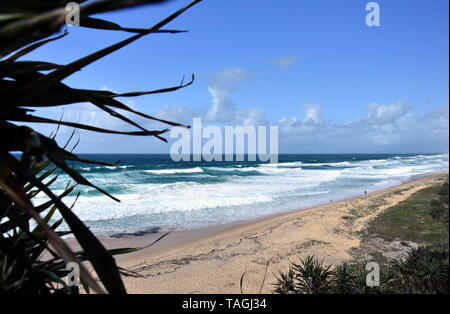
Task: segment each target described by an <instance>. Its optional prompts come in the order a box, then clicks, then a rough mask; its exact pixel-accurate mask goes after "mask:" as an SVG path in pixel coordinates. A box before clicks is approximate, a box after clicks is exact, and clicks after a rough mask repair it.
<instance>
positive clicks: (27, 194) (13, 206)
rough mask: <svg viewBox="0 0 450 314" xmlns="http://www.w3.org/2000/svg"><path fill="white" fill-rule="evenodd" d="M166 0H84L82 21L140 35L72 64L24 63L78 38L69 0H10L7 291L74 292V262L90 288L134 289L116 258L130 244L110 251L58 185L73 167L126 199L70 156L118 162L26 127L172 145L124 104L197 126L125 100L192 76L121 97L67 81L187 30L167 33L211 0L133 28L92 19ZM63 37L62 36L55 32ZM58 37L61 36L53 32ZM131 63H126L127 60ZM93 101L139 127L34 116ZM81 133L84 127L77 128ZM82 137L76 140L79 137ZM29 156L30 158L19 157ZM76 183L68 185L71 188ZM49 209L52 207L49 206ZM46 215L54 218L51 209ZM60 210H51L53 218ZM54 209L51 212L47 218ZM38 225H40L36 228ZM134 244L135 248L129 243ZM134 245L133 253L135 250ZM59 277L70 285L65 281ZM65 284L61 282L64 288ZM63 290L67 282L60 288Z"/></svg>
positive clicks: (0, 150)
mask: <svg viewBox="0 0 450 314" xmlns="http://www.w3.org/2000/svg"><path fill="white" fill-rule="evenodd" d="M165 1H166V0H94V1H86V0H80V1H77V2H78V3H79V4H80V5H79V22H80V25H79V26H80V27H86V28H92V29H99V30H109V31H121V32H127V33H131V34H132V35H131V36H130V37H128V38H126V39H124V40H122V41H120V42H118V43H115V44H113V45H111V46H108V47H106V48H104V49H101V50H99V51H96V52H93V53H91V54H90V55H88V56H85V57H83V58H80V59H78V60H75V61H73V62H70V63H68V64H66V65H61V64H56V63H53V62H51V61H35V60H22V58H24V57H26V55H27V54H28V53H30V52H32V51H34V50H35V49H37V48H39V47H41V46H43V45H46V44H47V43H49V42H52V41H55V40H59V39H61V38H62V37H65V36H67V35H68V32H67V31H64V32H61V31H62V29H63V28H64V27H65V25H66V17H67V16H68V11H67V10H66V2H67V1H65V0H45V1H18V0H2V1H1V2H0V12H1V13H2V14H1V19H0V226H1V228H2V229H1V232H0V291H1V292H4V293H11V292H17V293H27V292H30V293H66V292H74V293H76V292H77V289H69V288H67V287H64V283H63V282H62V280H61V278H62V277H64V276H65V275H66V274H67V273H66V272H65V270H63V268H64V267H65V265H66V263H68V262H75V263H78V265H79V266H80V279H81V283H82V284H83V286H84V287H85V290H86V291H89V290H90V289H92V290H93V291H95V292H97V293H104V292H109V293H126V290H125V287H124V285H123V282H122V279H121V276H120V272H119V268H118V267H117V265H116V263H115V260H114V258H113V257H112V254H116V253H123V252H126V251H127V249H125V250H111V251H108V250H106V249H105V247H104V246H103V245H102V243H101V242H100V241H99V240H98V239H97V238H96V237H95V236H94V235H93V234H92V232H91V231H90V230H89V228H87V227H86V226H85V225H84V223H83V222H82V221H81V220H80V219H79V218H78V217H77V216H76V215H75V214H74V213H73V212H72V210H71V207H70V206H68V205H67V204H65V203H64V202H63V200H62V198H63V196H62V195H55V193H54V192H52V190H51V182H53V181H52V180H55V178H56V176H55V177H53V178H52V179H50V181H47V182H44V180H45V179H46V178H49V176H50V174H48V172H49V168H48V167H50V169H54V170H52V171H50V172H51V173H53V171H56V170H57V171H60V172H64V173H66V174H67V175H68V176H69V177H70V178H71V179H72V180H73V181H72V182H73V183H74V184H79V185H85V186H90V187H93V188H95V189H97V190H98V191H100V192H101V193H103V194H105V195H107V196H109V197H110V198H112V199H113V200H116V201H119V200H118V199H117V198H115V197H114V196H112V195H110V194H108V193H107V192H106V191H104V190H103V189H101V187H97V186H95V185H93V184H92V183H91V182H90V181H89V180H87V179H86V178H85V177H83V176H82V175H81V174H80V173H78V172H77V171H75V170H74V169H73V168H72V167H70V166H69V164H68V163H67V161H72V162H74V161H77V162H85V163H94V164H101V165H114V164H116V163H107V162H101V161H93V160H86V159H83V158H80V157H78V156H77V155H75V154H73V153H72V151H71V150H69V149H67V147H66V146H60V145H59V144H58V143H57V142H56V141H55V138H54V137H52V136H50V135H49V136H47V135H43V134H40V133H39V132H37V131H35V130H34V129H32V128H31V127H28V126H22V125H21V123H44V124H48V125H54V126H55V127H59V126H67V127H72V128H74V129H82V130H87V131H92V132H97V133H102V134H123V135H131V136H153V137H155V138H157V139H159V140H163V141H166V140H165V139H164V138H163V137H162V136H163V134H164V133H165V132H167V131H168V129H167V128H164V129H161V130H147V129H146V128H144V127H143V126H141V125H139V124H138V123H137V122H135V121H134V120H133V119H131V118H128V117H126V116H124V115H122V114H121V113H119V112H118V111H117V110H121V111H122V112H127V113H128V114H134V115H136V116H139V117H142V118H145V119H149V120H154V121H158V122H160V123H162V124H165V125H169V126H179V127H185V128H188V126H184V125H181V124H178V123H175V122H171V121H166V120H162V119H158V118H156V117H153V116H151V115H148V114H146V113H143V112H139V111H136V110H134V109H132V108H130V107H129V106H127V105H125V104H124V103H122V102H120V101H119V100H118V98H119V97H134V96H140V95H146V94H155V93H166V92H172V91H176V90H179V89H181V88H184V87H186V86H189V85H190V84H192V83H193V80H194V77H193V76H192V79H191V80H189V81H188V82H184V80H182V82H181V84H179V85H176V86H173V87H169V88H162V89H157V90H149V91H138V92H129V93H113V92H110V91H103V90H88V89H76V88H73V87H70V86H69V85H66V84H65V83H63V82H62V81H63V80H65V79H66V78H68V77H70V76H71V75H72V74H73V73H75V72H77V71H79V70H81V69H83V68H84V67H86V66H87V65H89V64H92V63H94V62H96V61H97V60H99V59H101V58H103V57H105V56H107V55H109V54H111V53H112V52H114V51H117V50H118V49H120V48H123V47H125V46H126V45H128V44H130V43H132V42H134V41H136V40H137V39H140V38H141V37H144V36H146V35H148V34H155V33H180V32H183V31H180V30H173V29H164V27H165V25H167V24H168V23H169V22H171V21H172V20H174V19H175V18H177V17H178V16H179V15H180V14H182V13H183V12H185V11H186V10H187V9H189V8H190V7H192V6H193V5H195V4H197V3H198V2H200V1H201V0H195V1H193V2H191V3H190V4H188V5H187V6H185V7H184V8H182V9H180V10H178V11H176V12H174V13H173V14H172V15H170V16H168V17H167V18H165V19H163V20H161V21H160V22H158V23H156V24H155V25H154V26H152V27H150V28H147V29H139V28H127V27H122V26H120V25H119V24H116V23H113V22H111V21H106V20H102V19H99V18H97V17H95V18H94V17H92V15H94V14H99V13H105V12H110V11H114V10H119V9H123V8H128V7H134V6H138V5H142V4H156V3H161V2H165ZM55 34H57V35H56V36H55ZM52 36H53V37H52ZM124 61H126V60H124ZM86 102H87V103H89V104H91V105H92V106H95V107H97V108H99V109H101V110H103V111H104V112H105V113H107V114H109V115H111V116H112V117H113V118H115V119H120V120H122V121H124V122H126V123H127V124H129V125H131V126H133V127H134V128H135V129H136V130H134V131H130V132H125V131H120V130H111V129H105V128H100V127H94V126H92V125H86V124H83V123H82V122H81V123H75V122H71V121H65V120H63V119H62V118H61V120H53V119H49V118H46V117H41V116H39V115H37V114H35V113H34V111H35V110H36V109H39V108H42V107H61V106H64V105H68V104H77V103H86ZM73 134H74V133H73ZM73 134H72V136H73ZM13 152H19V153H20V155H18V156H17V155H13ZM71 189H72V186H70V187H67V190H66V191H69V190H71ZM38 192H41V193H43V194H45V195H46V196H47V197H48V198H49V201H48V202H47V203H45V206H44V205H38V206H36V205H34V204H33V202H32V198H33V196H34V195H36V194H37V193H38ZM44 207H46V208H44ZM55 212H58V213H59V214H60V216H61V217H62V220H64V222H65V224H66V225H67V226H68V230H67V231H66V232H60V231H57V227H58V226H59V224H60V223H61V222H62V220H60V221H58V222H53V223H51V221H50V218H51V217H52V215H53V213H55ZM45 213H46V214H45ZM50 213H51V214H50ZM42 214H45V216H44V217H41V215H42ZM31 221H33V222H34V224H35V225H37V227H36V228H35V229H31V227H30V226H31ZM67 233H70V234H72V235H73V237H74V238H76V240H77V242H78V243H79V244H80V246H81V248H82V252H73V251H72V250H71V249H70V248H69V247H68V245H67V244H66V243H65V241H63V240H62V238H61V237H62V236H63V235H66V234H67ZM129 250H133V249H129ZM129 250H128V251H129ZM44 251H45V252H47V253H49V254H50V256H51V257H50V260H47V261H42V260H41V259H40V256H41V254H42V253H43V252H44ZM83 260H87V261H89V262H90V264H91V265H92V267H93V270H94V271H95V276H96V277H98V279H99V281H97V280H95V279H94V278H93V276H92V275H91V274H90V273H89V272H88V271H87V269H86V268H85V267H84V266H83V264H81V263H80V262H81V261H83ZM56 283H59V284H60V285H59V286H57V285H56ZM61 286H62V287H63V288H60V287H61ZM58 287H59V288H58Z"/></svg>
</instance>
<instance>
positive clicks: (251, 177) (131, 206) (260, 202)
mask: <svg viewBox="0 0 450 314" xmlns="http://www.w3.org/2000/svg"><path fill="white" fill-rule="evenodd" d="M80 156H81V157H83V158H87V159H94V160H102V161H118V160H120V163H119V164H117V165H116V166H98V165H90V164H80V163H73V164H72V165H73V166H74V167H75V168H76V170H78V171H79V172H80V173H82V174H83V175H84V176H85V177H86V178H87V179H88V180H90V181H91V182H92V183H94V184H96V185H98V186H100V187H102V188H103V189H104V190H106V191H108V192H109V193H111V194H113V195H114V196H115V197H117V198H119V199H120V200H121V202H120V203H118V202H115V201H114V200H112V199H110V198H108V197H107V196H104V195H103V194H101V193H99V192H98V191H96V190H95V189H93V188H90V187H85V186H79V187H77V189H76V191H78V192H80V197H79V198H78V200H77V202H76V204H75V206H74V208H73V210H74V212H75V213H76V214H77V215H78V216H79V217H80V218H81V219H82V220H83V221H84V222H85V223H86V224H87V225H88V226H89V227H90V228H91V230H92V231H93V232H94V233H96V234H97V235H103V236H111V235H114V234H118V233H134V232H156V231H165V230H174V229H175V230H183V229H194V228H201V227H206V226H212V225H219V224H224V223H230V222H236V221H243V220H248V219H254V218H258V217H263V216H267V215H271V214H277V213H282V212H288V211H292V210H296V209H301V208H307V207H311V206H314V205H320V204H324V203H329V202H331V200H333V201H337V200H340V199H344V198H348V197H352V196H357V195H361V194H364V193H365V191H367V193H369V192H372V191H376V190H380V189H383V188H387V187H390V186H394V185H397V184H400V183H402V182H404V181H407V180H409V179H411V178H412V177H414V176H423V175H426V174H428V173H431V172H436V171H439V170H443V169H448V163H449V156H448V154H364V155H362V154H345V155H343V154H338V155H331V154H327V155H324V154H321V155H280V156H279V162H278V164H268V163H261V162H250V161H244V162H237V161H233V162H193V161H191V162H173V161H172V160H171V159H170V156H169V155H131V154H127V155H121V154H113V155H111V154H108V155H106V154H95V155H89V154H80ZM68 180H69V178H68V177H67V175H64V174H63V175H61V176H60V177H59V178H58V180H57V181H56V183H55V184H53V185H52V188H53V190H54V191H55V192H56V193H61V192H62V191H63V190H64V188H65V186H66V184H67V182H68ZM75 194H76V193H73V195H72V196H68V197H66V198H64V201H65V202H66V204H68V205H71V204H72V202H73V201H74V200H75ZM45 200H46V197H45V196H44V195H42V194H39V195H38V196H37V197H36V198H35V199H34V203H35V204H36V205H38V204H39V203H41V202H44V201H45ZM55 218H58V217H55Z"/></svg>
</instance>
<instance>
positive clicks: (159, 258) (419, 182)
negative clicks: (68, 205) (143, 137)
mask: <svg viewBox="0 0 450 314" xmlns="http://www.w3.org/2000/svg"><path fill="white" fill-rule="evenodd" d="M447 175H448V170H445V171H440V172H437V173H434V174H430V175H427V176H424V177H420V178H414V179H412V180H410V181H408V182H405V183H403V184H400V185H397V186H394V187H390V188H386V189H382V190H379V191H376V192H372V193H369V194H366V195H362V196H356V197H352V198H348V199H345V200H341V201H337V202H334V203H332V204H325V205H321V206H315V207H311V208H307V209H301V210H296V211H292V212H288V213H281V214H276V215H272V216H270V217H265V218H259V219H255V220H252V221H249V222H245V223H239V224H237V223H235V224H234V225H233V226H229V225H227V226H221V228H220V230H217V228H210V229H207V230H205V229H200V231H199V230H188V231H180V232H173V233H172V237H171V238H169V236H170V234H169V235H168V236H167V237H166V238H164V239H163V240H161V241H160V242H158V243H157V244H155V245H154V246H152V247H150V248H147V249H144V250H142V251H138V252H134V253H130V254H126V255H123V256H116V260H117V262H118V264H119V265H120V266H122V267H124V268H126V269H129V270H132V271H134V272H137V273H139V274H141V275H143V276H145V278H132V277H124V281H125V285H126V287H127V289H128V290H129V292H131V293H240V287H239V280H240V276H241V275H242V274H243V273H245V274H246V275H245V276H246V280H245V283H244V292H246V293H247V292H248V293H255V292H256V291H257V290H258V288H259V285H260V284H261V281H262V277H263V273H264V269H265V265H266V263H267V261H268V260H271V265H270V267H269V271H268V278H267V282H266V284H265V286H264V289H263V292H270V291H271V290H270V289H271V286H270V284H271V283H273V281H274V276H273V274H274V273H278V271H280V270H284V269H286V267H287V265H288V263H289V261H292V260H294V259H296V258H297V257H301V256H305V255H308V254H314V255H316V256H317V257H320V258H323V259H324V260H325V262H326V263H341V262H344V261H351V260H353V256H352V255H351V253H350V251H351V249H353V248H356V247H358V246H359V245H360V242H361V241H360V232H361V231H362V230H364V228H365V226H366V225H367V222H368V221H370V220H371V219H373V218H374V217H376V216H377V215H378V214H379V213H381V212H382V211H384V210H385V209H386V208H389V207H391V206H393V205H395V204H398V203H399V202H401V201H403V200H405V199H406V198H408V197H409V196H410V195H412V194H413V193H415V192H416V191H418V190H420V189H422V188H424V187H427V186H430V185H431V184H434V183H436V182H438V181H442V180H443V178H444V177H445V176H447ZM368 209H369V210H368ZM347 215H353V216H354V217H355V218H354V219H352V220H346V218H345V217H347ZM151 236H153V237H155V235H150V237H151ZM150 237H149V236H147V235H145V236H142V237H128V238H120V239H102V242H104V244H105V245H106V246H107V247H108V248H113V247H135V246H142V245H143V244H144V243H145V244H148V243H150V242H151V241H152V240H151V239H150ZM111 240H112V241H111Z"/></svg>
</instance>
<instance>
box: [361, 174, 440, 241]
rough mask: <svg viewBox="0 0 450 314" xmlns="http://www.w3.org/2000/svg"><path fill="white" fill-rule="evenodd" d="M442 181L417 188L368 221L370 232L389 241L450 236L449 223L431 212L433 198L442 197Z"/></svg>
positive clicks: (368, 231)
mask: <svg viewBox="0 0 450 314" xmlns="http://www.w3.org/2000/svg"><path fill="white" fill-rule="evenodd" d="M441 189H442V183H439V184H436V185H433V186H431V187H428V188H425V189H422V190H420V191H417V192H416V193H414V194H413V195H411V196H410V197H409V198H407V199H406V200H404V201H402V202H400V203H399V204H397V205H395V206H392V207H390V208H388V209H387V210H385V211H384V212H383V213H381V214H380V215H378V216H377V217H376V218H375V219H374V220H372V221H371V222H370V223H369V226H368V228H367V233H368V234H370V235H376V236H379V237H381V238H383V239H384V240H386V241H394V240H404V241H413V242H416V243H420V244H430V243H433V242H436V241H440V240H442V239H443V238H448V224H443V223H441V222H438V221H436V220H433V218H432V217H431V215H430V211H431V209H432V206H431V202H432V200H434V199H437V198H439V191H440V190H441Z"/></svg>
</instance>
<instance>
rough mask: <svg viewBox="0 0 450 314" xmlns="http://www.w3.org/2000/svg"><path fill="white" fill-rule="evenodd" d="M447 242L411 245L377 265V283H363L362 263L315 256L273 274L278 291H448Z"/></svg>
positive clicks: (372, 292) (433, 292)
mask: <svg viewBox="0 0 450 314" xmlns="http://www.w3.org/2000/svg"><path fill="white" fill-rule="evenodd" d="M448 251H449V250H448V242H442V243H436V244H433V245H431V246H427V247H423V246H420V247H418V248H414V249H411V250H410V251H409V252H408V253H407V254H406V256H405V257H404V258H398V259H394V260H392V261H391V262H388V263H385V264H382V265H380V285H379V286H378V287H377V286H375V287H370V286H368V285H367V284H366V275H367V272H366V265H365V264H364V263H355V264H345V263H344V264H342V265H337V266H332V265H328V266H326V265H324V263H323V261H319V260H318V259H316V258H315V257H314V256H307V257H305V258H304V259H301V260H300V262H299V263H291V265H290V268H289V270H288V271H287V272H286V273H280V274H279V275H278V276H276V282H275V284H274V286H275V289H274V293H277V294H393V293H422V294H448V292H449V286H448V271H449V268H448V267H449V259H448V258H449V255H448V254H449V252H448Z"/></svg>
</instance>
